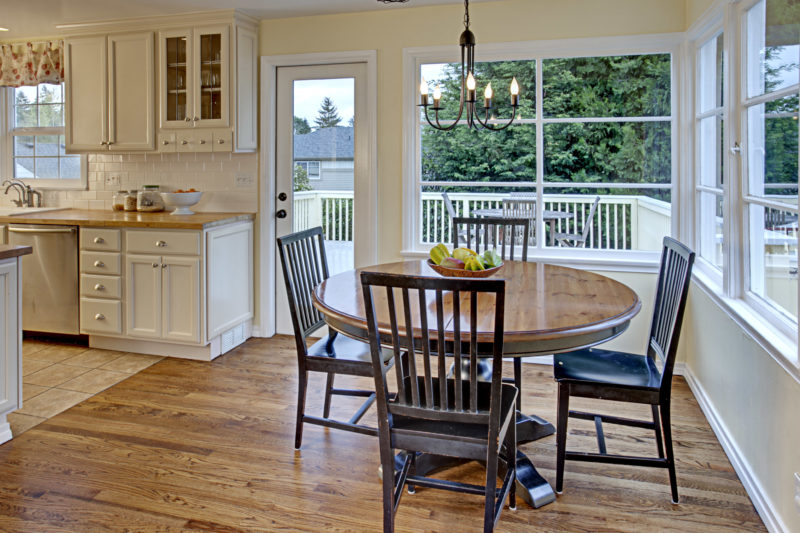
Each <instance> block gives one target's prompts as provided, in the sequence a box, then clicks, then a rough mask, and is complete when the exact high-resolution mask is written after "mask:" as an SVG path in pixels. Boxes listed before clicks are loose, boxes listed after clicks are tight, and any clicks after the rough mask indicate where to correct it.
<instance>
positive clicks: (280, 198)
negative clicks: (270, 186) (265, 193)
mask: <svg viewBox="0 0 800 533" xmlns="http://www.w3.org/2000/svg"><path fill="white" fill-rule="evenodd" d="M287 198H288V196H286V193H285V192H282V193H280V194H279V195H278V200H280V201H281V202H285V201H286V199H287Z"/></svg>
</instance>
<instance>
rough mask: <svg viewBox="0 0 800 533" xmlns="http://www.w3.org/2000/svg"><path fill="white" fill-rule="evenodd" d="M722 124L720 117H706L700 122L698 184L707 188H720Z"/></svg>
mask: <svg viewBox="0 0 800 533" xmlns="http://www.w3.org/2000/svg"><path fill="white" fill-rule="evenodd" d="M723 134H724V124H723V120H722V117H721V116H713V117H706V118H704V119H703V120H701V121H700V128H699V133H698V136H699V137H700V138H699V141H700V147H699V150H700V153H699V154H698V158H699V162H700V168H699V171H700V176H699V183H700V184H701V185H705V186H707V187H717V188H720V189H721V188H722V185H723V179H724V174H723V163H724V161H725V158H724V155H725V149H724V147H723V146H722V143H723V139H724V137H723Z"/></svg>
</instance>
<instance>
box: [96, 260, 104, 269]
mask: <svg viewBox="0 0 800 533" xmlns="http://www.w3.org/2000/svg"><path fill="white" fill-rule="evenodd" d="M94 266H96V267H97V268H103V267H104V266H106V264H105V263H103V262H102V261H95V262H94Z"/></svg>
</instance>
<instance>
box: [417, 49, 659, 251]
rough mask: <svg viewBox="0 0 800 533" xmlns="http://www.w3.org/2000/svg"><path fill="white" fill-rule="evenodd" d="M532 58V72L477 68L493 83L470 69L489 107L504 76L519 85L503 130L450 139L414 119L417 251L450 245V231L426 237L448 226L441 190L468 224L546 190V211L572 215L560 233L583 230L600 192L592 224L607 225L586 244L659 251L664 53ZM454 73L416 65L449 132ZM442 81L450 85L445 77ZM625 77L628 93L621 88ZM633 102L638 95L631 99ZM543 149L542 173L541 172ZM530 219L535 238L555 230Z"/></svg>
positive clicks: (519, 64)
mask: <svg viewBox="0 0 800 533" xmlns="http://www.w3.org/2000/svg"><path fill="white" fill-rule="evenodd" d="M540 61H541V63H542V69H541V70H542V73H539V74H537V72H536V60H528V61H524V60H520V61H496V62H487V63H482V64H480V65H481V66H482V67H483V68H485V69H487V71H488V72H490V73H491V74H494V73H497V72H501V73H503V74H504V75H505V77H500V78H499V79H498V78H492V77H491V75H489V76H487V77H484V76H482V73H481V70H479V67H478V66H476V79H477V80H478V91H477V92H478V96H480V95H481V94H482V91H483V87H485V81H484V80H485V79H491V80H492V88H493V89H494V94H495V101H497V100H499V99H501V98H502V97H499V96H498V95H503V94H505V93H504V91H505V90H506V89H505V87H507V86H508V83H509V82H510V79H511V77H512V76H517V80H518V81H519V82H520V85H521V87H522V88H523V89H522V90H523V92H522V93H521V94H522V95H523V96H522V98H521V111H520V113H519V114H518V119H517V120H516V121H515V123H514V124H513V125H512V126H511V127H509V128H508V129H507V130H505V131H503V132H486V131H477V132H476V131H470V130H469V129H468V128H467V127H466V125H464V124H463V123H459V124H458V125H457V126H456V127H455V128H454V129H453V130H452V131H449V132H441V131H436V130H434V129H433V128H430V127H429V126H427V124H426V122H425V119H424V115H422V113H420V115H421V116H420V141H421V145H420V155H421V168H420V175H419V181H418V187H419V189H418V191H419V193H420V195H419V197H418V198H419V202H420V203H419V207H418V211H417V212H418V218H417V229H418V231H417V235H416V237H417V239H418V240H417V246H421V247H424V246H425V245H430V244H435V243H436V242H447V241H449V236H448V235H447V233H446V232H444V231H440V232H439V233H438V234H434V233H432V232H431V231H430V229H429V228H431V227H440V228H442V227H446V225H447V224H446V222H445V220H446V216H445V218H442V216H443V215H442V213H445V215H446V211H444V205H443V202H442V199H441V192H442V191H445V192H448V194H449V196H450V199H451V201H453V203H454V207H455V209H456V212H457V213H458V214H462V215H472V214H473V211H474V209H476V208H480V207H486V206H487V205H490V206H491V207H495V208H497V207H501V206H502V205H503V199H509V200H510V194H511V193H512V192H515V193H522V192H523V191H525V192H526V193H527V194H528V195H529V196H530V197H535V194H536V191H537V190H538V191H542V190H543V191H544V196H543V197H542V200H541V201H542V204H541V205H542V207H543V208H544V210H556V209H558V210H561V211H562V212H564V213H569V214H571V215H573V216H572V217H571V218H570V219H569V220H566V219H565V220H564V221H562V222H561V228H562V230H567V231H572V229H578V230H580V229H581V228H582V227H583V224H582V220H580V221H579V222H575V221H576V220H578V219H580V217H581V216H582V215H578V218H575V215H576V214H579V213H583V211H587V210H588V206H590V205H591V203H592V202H593V200H594V198H595V196H596V195H597V194H600V195H601V196H602V197H603V198H602V200H601V205H600V206H599V207H598V209H597V212H596V214H595V219H594V220H593V221H592V223H593V224H595V225H599V224H606V223H611V224H615V227H613V228H609V229H607V230H606V229H604V230H603V231H602V233H603V236H602V237H603V238H597V239H590V243H588V244H587V247H590V248H604V249H608V248H611V249H621V250H648V251H649V250H659V249H660V247H661V238H662V237H663V236H664V235H668V234H669V233H670V228H671V210H672V209H671V205H670V201H671V187H672V166H673V165H672V157H673V155H672V130H673V127H672V116H671V108H672V103H671V98H672V97H671V91H672V89H671V83H672V76H671V69H672V58H671V54H669V53H661V54H642V55H630V56H609V57H585V58H581V57H578V58H554V59H548V58H543V59H540ZM592 72H594V74H595V75H594V77H592V76H591V75H590V74H591V73H592ZM458 73H460V66H459V65H457V64H450V65H442V64H422V65H421V66H420V75H421V77H424V78H425V80H426V81H427V82H428V85H429V87H430V89H431V90H432V89H433V88H434V87H435V86H436V84H437V83H439V84H440V86H441V88H442V100H441V102H442V104H441V105H442V106H443V107H444V108H445V109H444V110H443V111H442V113H440V118H441V117H444V118H447V119H450V120H451V122H450V123H452V119H454V118H455V117H456V116H457V111H458V98H457V96H458V85H457V81H458V80H457V76H455V75H456V74H458ZM448 75H449V76H451V79H447V80H445V78H447V76H448ZM537 76H542V77H543V79H544V83H543V84H542V89H543V91H542V92H543V98H542V107H543V110H544V115H545V116H544V117H541V118H538V119H537V117H536V114H535V110H536V106H535V103H536V102H535V96H536V94H535V92H534V91H535V88H536V86H537V84H538V83H539V82H538V79H537ZM580 76H583V79H582V80H579V79H578V78H579V77H580ZM623 78H624V79H625V80H626V84H622V83H621V81H620V80H621V79H623ZM631 94H636V95H637V97H636V98H629V96H630V95H631ZM503 111H504V110H503V109H502V107H501V108H500V109H499V110H497V112H496V116H498V117H500V120H501V121H502V119H503V118H504V117H507V116H508V113H504V112H503ZM429 114H430V111H429ZM626 114H630V116H628V115H626ZM442 122H443V123H445V124H447V123H448V122H446V121H445V120H444V119H443V120H442ZM538 132H542V134H541V137H542V138H541V139H539V138H538V135H537V134H538ZM539 152H541V153H542V154H543V161H542V162H540V163H541V164H537V153H539ZM512 183H513V185H512ZM545 184H547V185H548V187H547V188H546V189H545V188H544V185H545ZM654 203H655V204H658V205H657V208H655V209H653V207H654V206H653V205H652V204H654ZM440 204H441V205H440ZM640 204H641V205H640ZM473 206H479V207H473ZM604 213H611V214H616V215H617V216H616V218H615V217H614V216H612V215H611V214H609V215H608V216H607V217H606V218H604V219H602V221H601V216H602V214H604ZM640 215H641V216H640ZM432 217H433V218H432ZM570 220H571V221H572V222H570ZM535 222H536V223H535V224H534V225H533V228H534V233H535V232H536V231H537V230H536V228H537V227H538V226H541V227H543V228H544V230H545V231H546V232H547V231H548V230H549V224H551V222H547V223H544V222H543V221H542V220H538V221H535ZM634 224H636V225H635V226H634ZM644 224H647V226H645V225H644ZM437 225H438V226H437ZM577 226H580V227H577ZM562 230H557V231H562ZM598 232H599V230H598ZM638 233H642V234H645V233H647V234H648V238H647V239H639V238H638V235H635V234H638ZM606 237H608V238H606ZM652 242H655V243H656V244H652ZM551 244H552V243H550V242H549V241H548V239H538V240H537V246H540V247H544V246H550V245H551Z"/></svg>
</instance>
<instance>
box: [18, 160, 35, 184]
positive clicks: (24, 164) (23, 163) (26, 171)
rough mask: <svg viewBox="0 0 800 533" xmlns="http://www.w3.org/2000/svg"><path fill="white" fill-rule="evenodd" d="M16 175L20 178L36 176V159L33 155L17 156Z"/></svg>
mask: <svg viewBox="0 0 800 533" xmlns="http://www.w3.org/2000/svg"><path fill="white" fill-rule="evenodd" d="M14 177H15V178H19V179H22V178H33V177H35V166H34V159H33V158H32V157H15V158H14Z"/></svg>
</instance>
